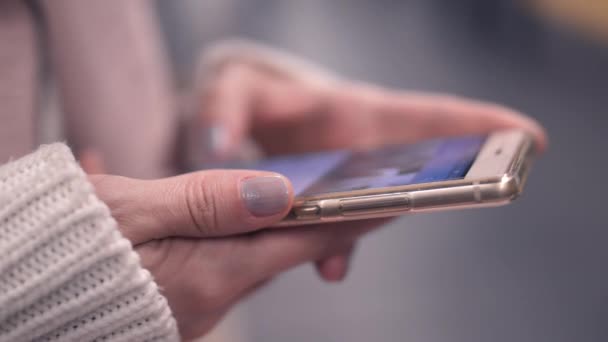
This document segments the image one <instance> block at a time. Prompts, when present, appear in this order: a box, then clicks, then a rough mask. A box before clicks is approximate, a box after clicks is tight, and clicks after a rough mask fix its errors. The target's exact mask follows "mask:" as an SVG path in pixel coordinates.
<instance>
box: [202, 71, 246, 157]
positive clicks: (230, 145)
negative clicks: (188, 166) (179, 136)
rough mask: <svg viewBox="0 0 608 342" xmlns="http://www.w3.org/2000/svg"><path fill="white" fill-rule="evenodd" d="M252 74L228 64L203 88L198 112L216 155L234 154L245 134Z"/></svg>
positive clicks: (210, 147)
mask: <svg viewBox="0 0 608 342" xmlns="http://www.w3.org/2000/svg"><path fill="white" fill-rule="evenodd" d="M254 76H255V75H254V73H253V72H252V71H251V70H250V69H249V68H247V67H246V66H238V65H235V66H230V67H227V68H226V69H225V70H222V71H221V73H220V74H219V75H217V76H216V77H214V78H213V79H211V80H210V81H209V82H208V83H207V84H206V85H205V86H204V87H203V90H202V106H201V109H200V113H201V114H200V115H201V119H202V120H203V123H204V126H205V127H207V128H208V131H207V132H206V133H207V140H208V141H209V146H208V147H209V149H211V150H212V152H213V153H215V154H216V155H218V156H220V157H227V156H230V155H231V154H232V153H235V152H236V150H237V149H238V147H239V146H240V145H241V143H242V142H243V141H244V139H245V137H246V135H247V131H248V127H249V122H250V120H251V118H250V115H251V113H252V106H253V96H254V94H253V85H254V82H253V80H252V79H253V78H254Z"/></svg>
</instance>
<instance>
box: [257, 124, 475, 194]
mask: <svg viewBox="0 0 608 342" xmlns="http://www.w3.org/2000/svg"><path fill="white" fill-rule="evenodd" d="M485 140H486V137H485V136H467V137H457V138H447V139H438V140H428V141H424V142H421V143H416V144H408V145H389V146H385V147H381V148H378V149H373V150H365V151H348V150H338V151H331V152H319V153H309V154H301V155H291V156H282V157H275V158H270V159H265V160H262V161H259V162H257V163H255V164H253V165H250V166H249V168H252V169H257V170H266V171H274V172H278V173H281V174H283V175H285V176H286V177H288V178H289V179H290V180H291V182H292V183H293V187H294V191H295V194H296V195H299V196H312V195H318V194H326V193H331V192H342V191H351V190H363V189H377V188H386V187H393V186H401V185H409V184H417V183H429V182H436V181H444V180H451V179H462V178H464V177H465V175H466V174H467V172H468V171H469V169H470V167H471V165H472V164H473V162H474V161H475V158H476V156H477V154H478V153H479V151H480V149H481V146H482V145H483V143H484V142H485Z"/></svg>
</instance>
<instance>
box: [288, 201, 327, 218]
mask: <svg viewBox="0 0 608 342" xmlns="http://www.w3.org/2000/svg"><path fill="white" fill-rule="evenodd" d="M293 212H294V214H295V215H296V220H311V219H316V218H319V217H320V216H321V208H320V207H319V206H317V205H314V206H309V207H299V208H294V209H293Z"/></svg>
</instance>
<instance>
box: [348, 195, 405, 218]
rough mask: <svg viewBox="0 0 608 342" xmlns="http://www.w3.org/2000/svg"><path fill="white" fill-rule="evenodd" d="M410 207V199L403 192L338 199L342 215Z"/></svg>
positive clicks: (402, 209)
mask: <svg viewBox="0 0 608 342" xmlns="http://www.w3.org/2000/svg"><path fill="white" fill-rule="evenodd" d="M409 209H410V199H409V197H408V196H407V195H405V194H399V195H388V196H387V195H383V196H369V197H360V198H351V199H343V200H340V211H341V212H342V215H344V216H360V215H368V214H381V213H386V212H391V211H406V210H409Z"/></svg>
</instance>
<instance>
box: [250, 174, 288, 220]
mask: <svg viewBox="0 0 608 342" xmlns="http://www.w3.org/2000/svg"><path fill="white" fill-rule="evenodd" d="M241 198H242V199H243V201H244V203H245V206H246V207H247V209H248V210H249V212H251V213H252V214H253V215H254V216H270V215H275V214H278V213H280V212H283V211H285V209H287V206H288V205H289V190H288V188H287V185H286V184H285V181H284V180H283V178H282V177H278V176H268V177H254V178H247V179H244V180H243V181H242V184H241Z"/></svg>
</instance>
